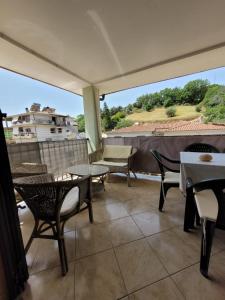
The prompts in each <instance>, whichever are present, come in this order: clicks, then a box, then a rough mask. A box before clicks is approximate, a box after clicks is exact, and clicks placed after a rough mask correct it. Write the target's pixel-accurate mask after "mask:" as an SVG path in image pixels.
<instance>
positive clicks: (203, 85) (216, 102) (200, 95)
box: [76, 79, 225, 131]
mask: <svg viewBox="0 0 225 300" xmlns="http://www.w3.org/2000/svg"><path fill="white" fill-rule="evenodd" d="M122 100H123V99H121V102H122ZM199 115H203V116H204V120H205V122H217V123H219V122H223V123H225V86H223V85H217V84H210V82H209V81H208V80H201V79H197V80H193V81H190V82H188V83H187V84H186V85H185V86H184V87H183V88H178V87H176V88H173V89H171V88H165V89H163V90H161V91H159V92H156V93H149V94H145V95H142V96H140V97H138V98H137V99H136V100H135V101H134V102H133V103H130V104H128V105H127V106H125V107H122V106H116V107H115V106H113V107H111V108H109V107H108V105H107V103H106V101H105V102H104V106H103V108H102V109H101V119H102V128H103V130H106V131H107V130H112V129H114V128H122V127H127V126H131V125H132V124H133V123H134V122H165V121H172V120H190V119H194V118H196V117H198V116H199ZM76 121H77V123H78V128H79V131H84V125H85V124H84V116H83V115H79V116H77V118H76Z"/></svg>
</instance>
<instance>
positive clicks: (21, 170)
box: [11, 163, 47, 209]
mask: <svg viewBox="0 0 225 300" xmlns="http://www.w3.org/2000/svg"><path fill="white" fill-rule="evenodd" d="M46 173H47V165H45V164H38V163H17V164H13V165H12V166H11V174H12V178H13V179H15V178H18V177H27V176H34V175H40V174H46ZM15 197H16V203H17V207H18V208H21V209H24V208H25V207H26V206H24V205H21V202H23V199H22V197H21V196H20V195H19V194H18V193H17V191H15Z"/></svg>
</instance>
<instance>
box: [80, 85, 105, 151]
mask: <svg viewBox="0 0 225 300" xmlns="http://www.w3.org/2000/svg"><path fill="white" fill-rule="evenodd" d="M83 99H84V119H85V131H86V136H87V137H88V138H89V141H90V145H89V146H90V147H89V151H90V152H93V151H96V150H98V149H100V148H101V140H102V131H101V115H100V102H99V91H98V89H97V88H95V87H94V86H88V87H86V88H84V89H83Z"/></svg>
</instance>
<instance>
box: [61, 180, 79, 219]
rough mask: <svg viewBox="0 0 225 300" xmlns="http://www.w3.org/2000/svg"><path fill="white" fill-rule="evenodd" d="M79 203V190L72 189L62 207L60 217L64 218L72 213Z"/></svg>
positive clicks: (76, 188)
mask: <svg viewBox="0 0 225 300" xmlns="http://www.w3.org/2000/svg"><path fill="white" fill-rule="evenodd" d="M78 203H79V188H78V187H77V186H76V187H74V188H72V189H71V190H70V191H69V192H68V194H67V195H66V197H65V199H64V201H63V205H62V207H61V211H60V215H61V216H64V215H67V214H69V213H71V212H72V211H73V210H74V209H75V208H76V206H77V205H78Z"/></svg>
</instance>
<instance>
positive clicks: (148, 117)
mask: <svg viewBox="0 0 225 300" xmlns="http://www.w3.org/2000/svg"><path fill="white" fill-rule="evenodd" d="M175 107H176V116H175V117H171V118H168V117H167V115H166V108H164V107H160V108H156V109H153V110H152V111H149V112H148V111H143V112H137V113H133V114H130V115H128V116H127V119H128V120H131V121H133V122H165V121H175V120H191V119H195V118H197V117H199V116H201V113H199V112H196V110H195V105H178V106H175Z"/></svg>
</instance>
